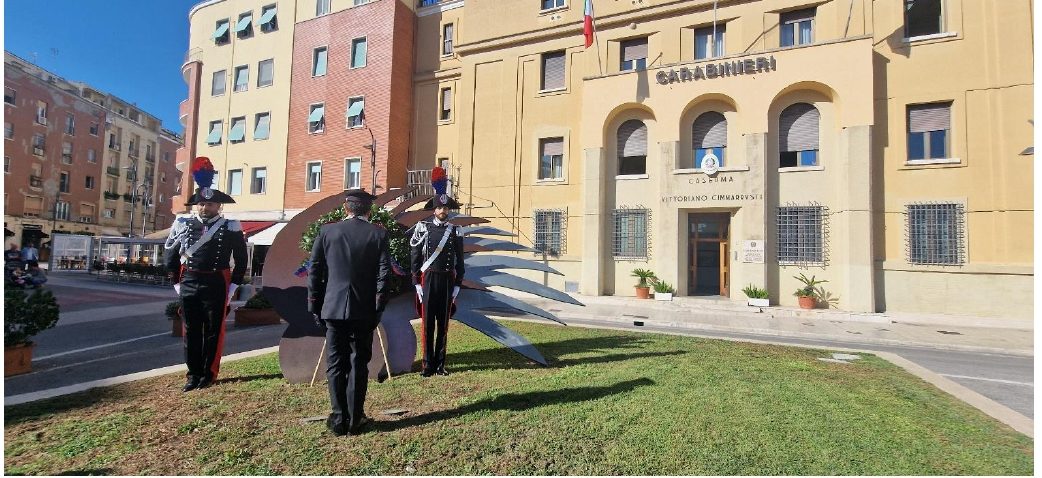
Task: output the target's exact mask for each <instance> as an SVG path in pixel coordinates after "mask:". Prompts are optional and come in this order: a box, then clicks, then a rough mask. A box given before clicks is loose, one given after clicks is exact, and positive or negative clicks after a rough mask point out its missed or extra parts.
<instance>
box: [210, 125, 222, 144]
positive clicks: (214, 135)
mask: <svg viewBox="0 0 1042 478" xmlns="http://www.w3.org/2000/svg"><path fill="white" fill-rule="evenodd" d="M222 134H224V123H214V124H213V128H212V129H210V136H207V137H206V144H218V143H220V142H221V135H222Z"/></svg>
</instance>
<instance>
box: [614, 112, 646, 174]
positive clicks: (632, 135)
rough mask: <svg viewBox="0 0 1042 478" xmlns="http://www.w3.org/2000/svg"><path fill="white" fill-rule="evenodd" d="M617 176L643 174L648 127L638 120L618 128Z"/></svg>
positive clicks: (644, 171)
mask: <svg viewBox="0 0 1042 478" xmlns="http://www.w3.org/2000/svg"><path fill="white" fill-rule="evenodd" d="M617 144H618V157H619V175H627V174H645V173H646V172H647V167H646V163H647V158H648V127H647V126H645V125H644V122H643V121H640V120H635V119H634V120H628V121H626V122H625V123H622V125H621V126H619V133H618V143H617Z"/></svg>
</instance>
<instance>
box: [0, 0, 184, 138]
mask: <svg viewBox="0 0 1042 478" xmlns="http://www.w3.org/2000/svg"><path fill="white" fill-rule="evenodd" d="M199 1H200V0H6V1H5V2H3V3H4V49H6V50H8V51H10V52H12V53H14V54H15V55H18V56H20V57H22V58H25V59H26V60H29V61H34V56H33V53H34V52H35V53H36V55H35V63H36V64H38V65H40V66H41V67H43V68H46V69H48V70H50V71H51V72H53V73H55V74H57V75H58V76H61V77H63V78H66V79H68V80H75V81H82V82H85V83H88V84H90V85H92V86H94V87H95V88H98V89H100V90H102V91H106V92H108V93H112V94H114V95H116V96H119V97H120V98H122V99H124V100H126V101H129V102H131V103H137V105H138V107H139V108H141V109H143V110H145V111H147V112H148V113H150V114H152V115H155V116H156V117H158V118H159V119H161V120H162V121H163V126H164V127H165V128H168V129H170V130H173V131H176V132H177V133H181V132H182V128H181V124H180V123H178V121H177V108H178V104H179V103H180V102H181V100H183V99H185V97H186V95H187V94H188V87H187V86H186V85H185V83H184V80H182V79H181V63H182V62H183V61H184V55H185V51H187V49H188V10H189V9H191V7H192V5H195V4H196V3H199ZM52 49H53V50H52ZM54 50H56V51H57V54H55V51H54Z"/></svg>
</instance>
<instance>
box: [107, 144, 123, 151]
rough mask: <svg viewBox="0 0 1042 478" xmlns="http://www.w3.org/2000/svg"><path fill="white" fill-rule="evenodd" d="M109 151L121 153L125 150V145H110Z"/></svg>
mask: <svg viewBox="0 0 1042 478" xmlns="http://www.w3.org/2000/svg"><path fill="white" fill-rule="evenodd" d="M109 149H111V150H113V151H121V150H122V149H123V145H121V144H119V143H109Z"/></svg>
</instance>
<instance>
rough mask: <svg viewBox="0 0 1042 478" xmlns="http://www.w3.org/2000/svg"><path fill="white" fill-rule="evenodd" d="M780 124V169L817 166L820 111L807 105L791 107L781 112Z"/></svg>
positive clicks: (797, 104)
mask: <svg viewBox="0 0 1042 478" xmlns="http://www.w3.org/2000/svg"><path fill="white" fill-rule="evenodd" d="M778 123H779V125H778V128H779V130H780V134H779V145H778V146H779V148H778V150H779V151H780V157H779V160H778V167H780V168H794V167H797V166H817V165H818V123H819V114H818V109H817V108H815V107H814V106H812V105H809V104H807V103H796V104H793V105H790V106H789V107H788V108H785V109H784V110H783V111H782V112H781V117H780V118H779V121H778Z"/></svg>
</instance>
